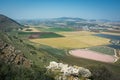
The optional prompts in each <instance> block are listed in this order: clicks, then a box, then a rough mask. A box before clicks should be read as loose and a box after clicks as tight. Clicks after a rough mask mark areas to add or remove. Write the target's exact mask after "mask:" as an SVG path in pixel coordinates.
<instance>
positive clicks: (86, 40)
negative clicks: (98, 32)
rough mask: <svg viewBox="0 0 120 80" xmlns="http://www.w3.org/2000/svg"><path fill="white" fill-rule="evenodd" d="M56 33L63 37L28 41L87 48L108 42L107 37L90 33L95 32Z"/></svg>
mask: <svg viewBox="0 0 120 80" xmlns="http://www.w3.org/2000/svg"><path fill="white" fill-rule="evenodd" d="M57 34H60V35H63V36H65V37H61V38H46V39H45V38H44V39H40V38H39V39H30V41H32V42H35V43H40V44H44V45H49V46H52V47H56V48H69V49H74V48H87V47H92V46H98V45H106V44H109V39H106V38H101V37H97V36H93V35H91V34H95V33H92V32H86V31H77V32H59V33H57Z"/></svg>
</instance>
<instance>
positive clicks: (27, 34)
mask: <svg viewBox="0 0 120 80" xmlns="http://www.w3.org/2000/svg"><path fill="white" fill-rule="evenodd" d="M18 36H20V37H22V38H30V39H36V38H57V37H64V36H62V35H60V34H56V33H54V32H18Z"/></svg>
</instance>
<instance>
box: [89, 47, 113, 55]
mask: <svg viewBox="0 0 120 80" xmlns="http://www.w3.org/2000/svg"><path fill="white" fill-rule="evenodd" d="M88 49H89V50H92V51H96V52H100V53H104V54H108V55H115V53H114V49H113V48H110V47H107V46H95V47H90V48H88Z"/></svg>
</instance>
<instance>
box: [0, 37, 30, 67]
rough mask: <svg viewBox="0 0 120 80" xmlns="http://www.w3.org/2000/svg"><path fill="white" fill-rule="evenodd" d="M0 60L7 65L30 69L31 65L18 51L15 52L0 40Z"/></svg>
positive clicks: (10, 46) (13, 48)
mask: <svg viewBox="0 0 120 80" xmlns="http://www.w3.org/2000/svg"><path fill="white" fill-rule="evenodd" d="M0 60H2V61H3V62H5V63H8V64H16V65H23V66H25V67H30V66H31V63H30V60H28V59H27V58H26V57H25V56H24V54H22V52H21V51H20V50H16V49H15V47H13V46H12V45H10V44H7V43H5V42H4V41H2V40H1V39H0Z"/></svg>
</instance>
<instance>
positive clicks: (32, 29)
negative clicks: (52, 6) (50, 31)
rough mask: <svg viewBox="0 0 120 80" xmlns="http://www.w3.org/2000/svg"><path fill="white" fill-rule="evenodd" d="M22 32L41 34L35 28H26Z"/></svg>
mask: <svg viewBox="0 0 120 80" xmlns="http://www.w3.org/2000/svg"><path fill="white" fill-rule="evenodd" d="M27 29H31V31H26V30H27ZM22 31H23V32H40V31H39V30H37V29H36V28H34V27H30V28H24V29H23V30H22Z"/></svg>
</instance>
